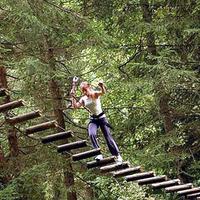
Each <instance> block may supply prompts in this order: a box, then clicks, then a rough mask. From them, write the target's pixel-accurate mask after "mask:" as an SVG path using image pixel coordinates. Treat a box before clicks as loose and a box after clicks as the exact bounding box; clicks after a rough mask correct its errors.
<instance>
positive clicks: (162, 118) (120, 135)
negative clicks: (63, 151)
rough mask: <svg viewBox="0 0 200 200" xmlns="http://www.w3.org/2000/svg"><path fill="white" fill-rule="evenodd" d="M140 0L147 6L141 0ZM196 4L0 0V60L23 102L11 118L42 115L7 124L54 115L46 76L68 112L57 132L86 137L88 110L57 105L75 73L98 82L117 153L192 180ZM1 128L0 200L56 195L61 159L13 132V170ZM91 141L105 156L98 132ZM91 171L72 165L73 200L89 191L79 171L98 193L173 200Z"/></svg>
mask: <svg viewBox="0 0 200 200" xmlns="http://www.w3.org/2000/svg"><path fill="white" fill-rule="evenodd" d="M148 3H149V6H147V7H148V9H149V10H148V9H147V7H144V6H145V5H146V4H148ZM145 9H147V10H145ZM199 10H200V3H199V1H197V0H194V1H186V0H185V1H180V0H177V1H172V0H168V1H165V0H155V1H148V0H143V1H142V0H141V1H139V0H134V1H128V0H127V1H113V0H111V1H108V0H106V1H97V0H89V1H85V0H82V1H77V0H70V1H67V2H63V1H60V0H54V1H46V0H45V1H43V0H28V1H25V0H15V1H13V0H2V1H1V2H0V19H1V24H0V58H1V61H0V62H1V63H0V64H1V65H2V66H5V67H6V68H7V70H8V74H9V76H8V77H7V78H8V82H9V88H10V90H11V91H13V93H11V94H12V95H11V96H12V99H18V98H22V99H25V100H26V105H27V107H24V108H20V109H16V110H14V111H13V112H11V115H17V114H21V113H26V112H28V111H32V110H33V109H38V108H39V109H40V110H41V111H42V113H43V114H45V115H46V117H43V118H42V119H36V120H33V121H30V122H28V123H26V124H22V125H19V126H17V128H20V129H25V128H26V127H28V126H31V125H34V124H36V123H39V122H41V121H46V120H49V119H54V116H53V112H52V111H53V110H52V106H53V104H52V95H51V92H50V88H49V82H50V81H51V80H52V79H55V80H56V81H57V83H58V85H59V88H60V90H61V93H62V97H63V99H62V100H63V105H57V108H58V109H64V111H65V114H66V115H67V116H68V117H69V119H68V118H65V119H66V127H67V129H68V128H70V129H72V130H73V131H74V132H75V137H74V140H76V139H77V138H78V137H82V138H86V139H87V138H88V136H87V133H86V132H87V131H86V130H85V129H83V128H84V127H86V125H87V122H88V114H87V113H86V112H85V111H84V110H79V111H72V110H70V109H66V100H67V99H68V98H69V91H70V89H71V79H72V77H73V76H74V75H76V76H79V77H80V79H81V81H82V80H87V81H89V82H91V83H92V85H93V86H94V87H96V86H97V83H98V81H99V80H101V79H103V80H104V82H105V84H106V86H107V94H106V95H105V96H103V97H102V104H103V107H104V110H105V111H106V115H107V117H108V118H109V121H110V123H111V124H112V126H113V127H114V131H112V134H113V136H114V138H115V139H116V141H117V143H118V144H119V148H120V150H121V152H122V156H123V158H124V160H129V161H130V162H131V163H133V165H136V164H138V165H142V166H144V167H145V168H146V169H147V170H149V169H151V170H154V171H155V172H157V174H167V175H168V176H169V177H171V178H174V177H177V175H179V176H181V178H182V179H183V180H184V181H194V183H196V184H199V183H200V177H199V166H200V163H199V153H200V152H199V142H200V137H199V130H200V127H199V118H200V106H199V105H200V98H199V90H200V84H199V70H200V68H199V61H200V58H199V42H200V37H199V29H200V27H199ZM145 16H146V18H145ZM80 95H81V93H80V91H79V90H78V91H77V96H80ZM1 102H2V101H1ZM0 120H1V121H0V123H1V122H3V121H4V118H3V117H1V118H0ZM80 126H82V128H80ZM8 128H9V127H8V126H7V125H6V126H5V125H3V126H1V127H0V131H1V135H0V142H1V143H0V144H1V146H2V148H3V150H4V153H5V156H6V157H7V158H8V160H9V162H8V165H9V167H7V166H6V167H4V169H3V170H2V171H0V177H4V176H5V174H6V173H7V174H8V175H10V177H11V178H10V181H9V182H8V183H7V184H3V186H4V187H3V188H1V190H0V199H3V200H4V199H5V200H10V199H11V200H12V199H13V200H14V199H33V200H34V199H41V200H42V199H45V200H47V199H49V200H50V199H52V200H53V199H56V198H57V199H58V197H57V196H56V195H58V196H59V199H66V194H67V190H66V188H65V187H64V183H63V181H61V180H63V168H64V164H63V163H64V162H63V160H62V158H61V157H58V155H57V154H56V153H55V148H54V150H52V149H53V148H52V149H51V148H50V149H49V148H46V147H43V146H41V145H38V144H37V142H36V141H34V140H33V141H32V140H29V139H27V138H26V137H23V135H21V134H20V133H19V139H18V141H19V146H20V150H21V152H23V154H24V155H23V156H22V155H21V154H22V153H21V152H20V156H19V157H17V158H15V159H16V160H18V161H20V163H21V166H20V171H18V172H16V169H15V159H12V158H10V157H9V151H10V150H9V143H8V141H7V136H6V135H7V131H8ZM51 133H52V132H51V131H48V132H44V133H41V134H40V135H39V136H43V135H47V134H51ZM39 136H38V137H39ZM77 136H78V137H77ZM99 139H100V143H101V148H102V150H103V154H105V155H110V154H109V152H108V149H107V146H106V143H105V140H104V139H103V136H102V134H100V133H99ZM81 166H82V165H81ZM80 168H81V169H80ZM95 173H96V175H94V174H92V172H91V171H87V172H86V171H85V170H84V169H82V167H80V165H74V171H73V174H74V176H75V182H76V187H75V188H76V190H77V194H78V198H79V199H84V197H85V198H86V199H89V197H88V196H90V195H88V194H86V193H87V192H86V188H87V184H85V183H83V181H81V179H79V178H78V176H80V174H81V176H83V178H84V180H87V181H89V182H90V183H92V184H93V186H94V187H92V190H93V191H94V193H95V195H94V196H95V198H96V199H100V200H101V199H102V200H103V199H105V197H107V198H108V199H111V200H112V199H113V200H114V199H117V200H124V199H127V200H128V199H130V200H131V199H134V200H136V199H138V200H139V199H141V200H142V199H146V200H153V199H168V200H172V199H176V198H177V197H175V196H170V195H165V194H162V193H158V194H155V195H153V194H152V191H150V190H148V189H146V188H144V190H143V189H141V187H138V186H137V185H135V184H127V183H124V182H123V181H121V180H119V182H117V181H116V180H114V179H110V178H107V177H100V176H99V175H98V173H97V172H95ZM70 189H71V188H70ZM148 194H149V195H148ZM91 199H92V197H91ZM92 200H93V199H92Z"/></svg>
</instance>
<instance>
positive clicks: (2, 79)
mask: <svg viewBox="0 0 200 200" xmlns="http://www.w3.org/2000/svg"><path fill="white" fill-rule="evenodd" d="M0 86H1V87H2V88H5V89H8V83H7V79H6V68H5V67H0ZM8 102H10V96H6V97H5V100H4V103H8ZM6 116H8V113H6ZM7 122H8V121H7ZM8 123H9V122H8ZM7 137H8V144H9V149H10V156H11V157H16V156H18V154H19V146H18V138H17V132H16V130H15V128H14V126H10V128H9V130H8V135H7Z"/></svg>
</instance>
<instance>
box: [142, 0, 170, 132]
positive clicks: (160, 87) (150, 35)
mask: <svg viewBox="0 0 200 200" xmlns="http://www.w3.org/2000/svg"><path fill="white" fill-rule="evenodd" d="M140 4H141V9H142V12H143V19H144V21H145V22H146V23H149V24H151V23H152V15H153V10H152V9H151V8H150V7H149V2H148V0H141V1H140ZM146 40H147V51H148V54H150V55H151V56H152V58H150V59H148V60H147V63H148V64H150V65H155V64H157V60H156V59H155V58H153V56H156V54H157V50H156V45H155V35H154V32H153V31H149V32H147V33H146ZM155 89H156V91H157V92H158V93H159V94H160V96H158V105H159V109H160V115H161V116H162V119H163V123H164V129H165V133H169V132H170V131H172V130H173V118H172V116H171V111H170V107H169V101H170V98H169V94H167V93H166V92H165V88H164V84H163V83H162V81H160V82H158V83H156V84H155Z"/></svg>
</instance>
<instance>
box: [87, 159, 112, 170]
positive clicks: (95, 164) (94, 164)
mask: <svg viewBox="0 0 200 200" xmlns="http://www.w3.org/2000/svg"><path fill="white" fill-rule="evenodd" d="M114 162H115V157H114V156H111V157H107V158H103V159H102V160H98V161H97V160H95V161H90V162H87V168H88V169H91V168H95V167H102V166H105V165H107V164H111V163H114Z"/></svg>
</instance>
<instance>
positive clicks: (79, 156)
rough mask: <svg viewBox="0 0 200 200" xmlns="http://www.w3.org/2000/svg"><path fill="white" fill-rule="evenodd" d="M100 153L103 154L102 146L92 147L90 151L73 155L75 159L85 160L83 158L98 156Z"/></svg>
mask: <svg viewBox="0 0 200 200" xmlns="http://www.w3.org/2000/svg"><path fill="white" fill-rule="evenodd" d="M99 154H101V149H100V148H98V149H92V150H90V151H85V152H82V153H78V154H75V155H73V156H72V160H73V161H78V160H83V159H86V158H90V157H93V156H97V155H99Z"/></svg>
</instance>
